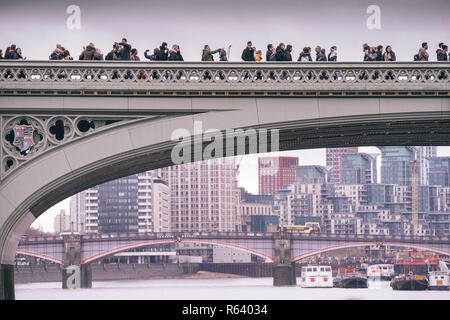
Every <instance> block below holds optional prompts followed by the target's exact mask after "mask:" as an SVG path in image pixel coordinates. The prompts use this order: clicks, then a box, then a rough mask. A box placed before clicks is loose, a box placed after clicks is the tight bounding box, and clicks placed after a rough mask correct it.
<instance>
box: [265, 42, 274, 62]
mask: <svg viewBox="0 0 450 320" xmlns="http://www.w3.org/2000/svg"><path fill="white" fill-rule="evenodd" d="M272 53H273V44H271V43H269V44H268V45H267V51H266V61H270V56H271V55H272Z"/></svg>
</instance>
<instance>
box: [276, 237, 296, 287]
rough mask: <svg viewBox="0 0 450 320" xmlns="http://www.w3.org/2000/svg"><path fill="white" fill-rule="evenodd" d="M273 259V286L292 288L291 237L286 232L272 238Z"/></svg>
mask: <svg viewBox="0 0 450 320" xmlns="http://www.w3.org/2000/svg"><path fill="white" fill-rule="evenodd" d="M274 257H275V261H274V263H273V267H272V275H273V285H274V286H294V285H296V284H297V278H296V277H295V262H291V235H290V233H288V232H283V231H282V232H279V233H277V234H275V236H274Z"/></svg>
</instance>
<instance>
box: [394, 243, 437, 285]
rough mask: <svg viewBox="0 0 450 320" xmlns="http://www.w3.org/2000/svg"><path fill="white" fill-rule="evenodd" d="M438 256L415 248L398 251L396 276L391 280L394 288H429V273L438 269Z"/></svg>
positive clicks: (395, 268) (395, 264)
mask: <svg viewBox="0 0 450 320" xmlns="http://www.w3.org/2000/svg"><path fill="white" fill-rule="evenodd" d="M438 258H439V257H438V256H437V255H435V254H433V253H432V252H419V251H417V250H415V249H413V250H410V251H407V252H403V251H402V252H397V253H396V256H395V261H394V272H395V276H394V277H393V279H392V281H391V287H392V289H393V290H427V289H428V273H429V271H430V269H431V270H433V271H434V270H436V266H437V262H438Z"/></svg>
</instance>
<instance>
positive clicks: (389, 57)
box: [382, 46, 397, 61]
mask: <svg viewBox="0 0 450 320" xmlns="http://www.w3.org/2000/svg"><path fill="white" fill-rule="evenodd" d="M396 60H397V58H396V57H395V52H394V51H392V47H391V46H387V47H386V52H385V53H384V55H383V60H382V61H396Z"/></svg>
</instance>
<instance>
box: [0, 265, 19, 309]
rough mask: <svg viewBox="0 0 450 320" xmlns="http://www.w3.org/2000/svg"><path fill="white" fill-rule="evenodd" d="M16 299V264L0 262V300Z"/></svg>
mask: <svg viewBox="0 0 450 320" xmlns="http://www.w3.org/2000/svg"><path fill="white" fill-rule="evenodd" d="M14 299H15V293H14V266H13V265H11V264H0V300H14Z"/></svg>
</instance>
